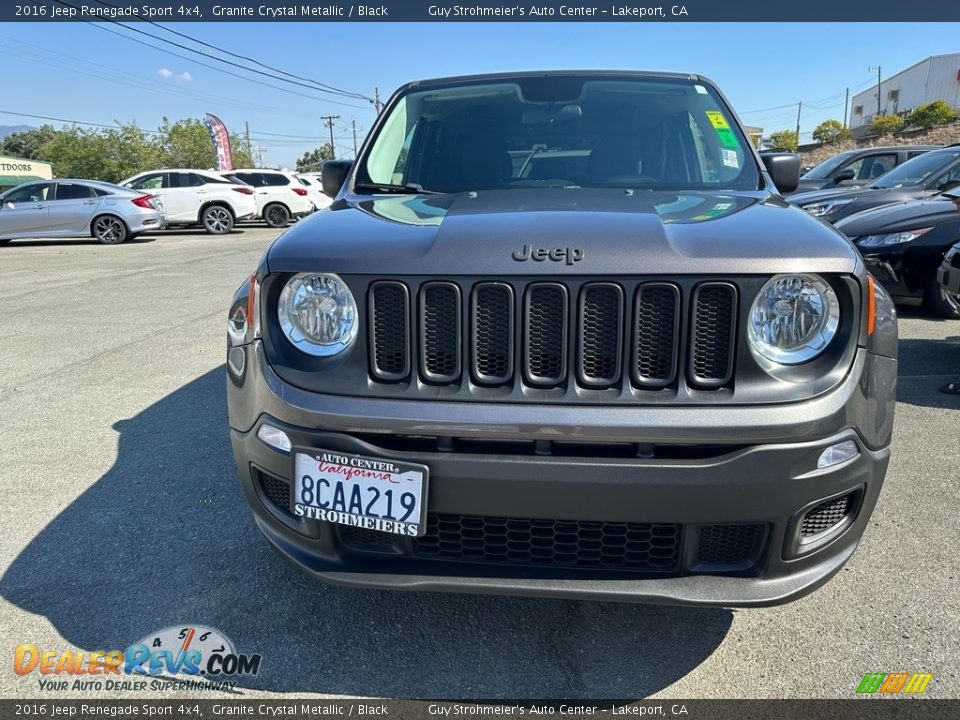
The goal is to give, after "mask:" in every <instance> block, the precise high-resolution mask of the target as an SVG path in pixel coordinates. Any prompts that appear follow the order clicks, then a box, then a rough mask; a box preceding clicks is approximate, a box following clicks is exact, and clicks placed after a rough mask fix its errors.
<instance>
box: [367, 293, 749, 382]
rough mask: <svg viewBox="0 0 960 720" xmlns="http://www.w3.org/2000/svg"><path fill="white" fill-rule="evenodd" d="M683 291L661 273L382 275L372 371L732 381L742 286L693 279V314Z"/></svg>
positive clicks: (388, 376)
mask: <svg viewBox="0 0 960 720" xmlns="http://www.w3.org/2000/svg"><path fill="white" fill-rule="evenodd" d="M683 294H684V293H683V291H682V290H681V287H680V286H679V285H677V284H673V283H668V282H656V281H651V282H639V283H636V284H634V285H632V286H626V287H624V286H621V285H620V284H616V283H610V282H585V283H578V284H576V285H574V286H573V287H571V286H570V285H569V284H566V283H562V282H556V281H552V280H545V281H541V280H532V281H529V282H526V283H520V284H511V283H506V282H498V281H481V282H476V283H472V284H466V285H461V284H458V283H455V282H446V281H444V282H436V281H430V282H424V283H422V284H417V283H412V284H411V285H410V286H408V285H406V284H404V283H403V282H400V281H397V280H380V281H376V282H374V283H372V285H371V286H370V291H369V293H368V300H367V302H368V313H367V315H368V319H369V325H368V327H369V335H370V336H369V339H368V345H369V348H370V352H369V359H370V360H369V361H370V376H371V377H372V378H373V379H374V380H376V381H381V382H395V381H402V380H413V379H414V378H411V377H410V375H411V374H412V373H413V374H416V376H417V378H416V379H417V380H419V381H420V382H421V383H422V384H424V385H451V384H456V383H463V382H465V381H467V380H469V381H470V382H471V383H473V384H475V385H478V386H482V387H490V388H496V387H500V388H503V387H515V386H517V385H520V386H521V387H527V388H536V389H556V388H565V389H566V390H568V391H570V390H573V389H575V388H583V389H585V390H604V389H609V388H613V387H618V386H621V385H629V386H633V387H636V388H638V389H644V390H656V389H661V388H664V387H668V386H670V385H672V384H673V383H675V382H676V381H677V377H678V372H679V369H680V368H682V367H686V369H687V370H686V375H687V380H688V382H689V384H690V385H691V386H693V387H696V388H699V389H705V390H715V389H718V388H721V387H724V386H726V385H727V384H729V383H730V382H731V379H732V377H733V368H734V350H735V346H736V325H737V323H736V317H737V312H738V297H737V289H736V287H735V286H734V285H731V284H730V283H726V282H703V283H700V284H698V285H696V286H694V287H693V288H692V291H690V298H689V300H688V301H687V306H688V307H689V314H690V319H689V322H687V321H685V320H684V317H683V307H684V297H683ZM411 312H413V316H412V317H411ZM685 328H686V330H685ZM684 333H686V335H687V337H686V338H684ZM411 334H412V338H411V337H410V336H411ZM412 353H416V356H415V357H412V356H411V354H412ZM681 353H686V361H685V362H683V363H681Z"/></svg>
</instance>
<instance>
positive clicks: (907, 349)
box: [897, 321, 960, 409]
mask: <svg viewBox="0 0 960 720" xmlns="http://www.w3.org/2000/svg"><path fill="white" fill-rule="evenodd" d="M953 322H956V321H953ZM899 351H900V360H899V363H898V366H897V376H898V377H897V401H898V402H904V403H908V404H910V405H919V406H921V407H935V408H953V409H956V408H960V395H947V394H945V393H942V392H940V391H939V389H940V388H941V387H943V386H944V385H946V384H947V383H948V382H951V381H953V382H957V381H960V336H957V335H952V336H948V337H945V338H943V339H942V340H926V339H913V338H904V339H902V340H900V349H899Z"/></svg>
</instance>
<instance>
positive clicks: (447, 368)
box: [420, 283, 460, 383]
mask: <svg viewBox="0 0 960 720" xmlns="http://www.w3.org/2000/svg"><path fill="white" fill-rule="evenodd" d="M420 323H421V325H420V374H421V375H422V376H423V379H424V380H427V381H429V382H435V383H452V382H455V381H456V380H457V378H459V377H460V289H459V288H458V287H457V286H456V285H453V284H451V283H427V284H426V285H424V286H423V288H422V289H421V290H420Z"/></svg>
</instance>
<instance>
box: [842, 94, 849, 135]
mask: <svg viewBox="0 0 960 720" xmlns="http://www.w3.org/2000/svg"><path fill="white" fill-rule="evenodd" d="M849 105H850V88H847V94H846V95H845V96H844V98H843V127H844V128H846V127H847V107H848V106H849Z"/></svg>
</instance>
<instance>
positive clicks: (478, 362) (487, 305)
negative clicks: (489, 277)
mask: <svg viewBox="0 0 960 720" xmlns="http://www.w3.org/2000/svg"><path fill="white" fill-rule="evenodd" d="M513 315H514V313H513V290H512V289H511V288H510V286H509V285H505V284H503V283H481V284H479V285H477V286H476V287H475V288H474V289H473V310H472V314H471V318H472V327H473V348H472V353H471V369H472V371H473V379H474V380H476V381H477V382H478V383H481V384H485V385H502V384H503V383H506V382H508V381H509V380H510V378H511V377H513V352H514V350H513Z"/></svg>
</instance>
